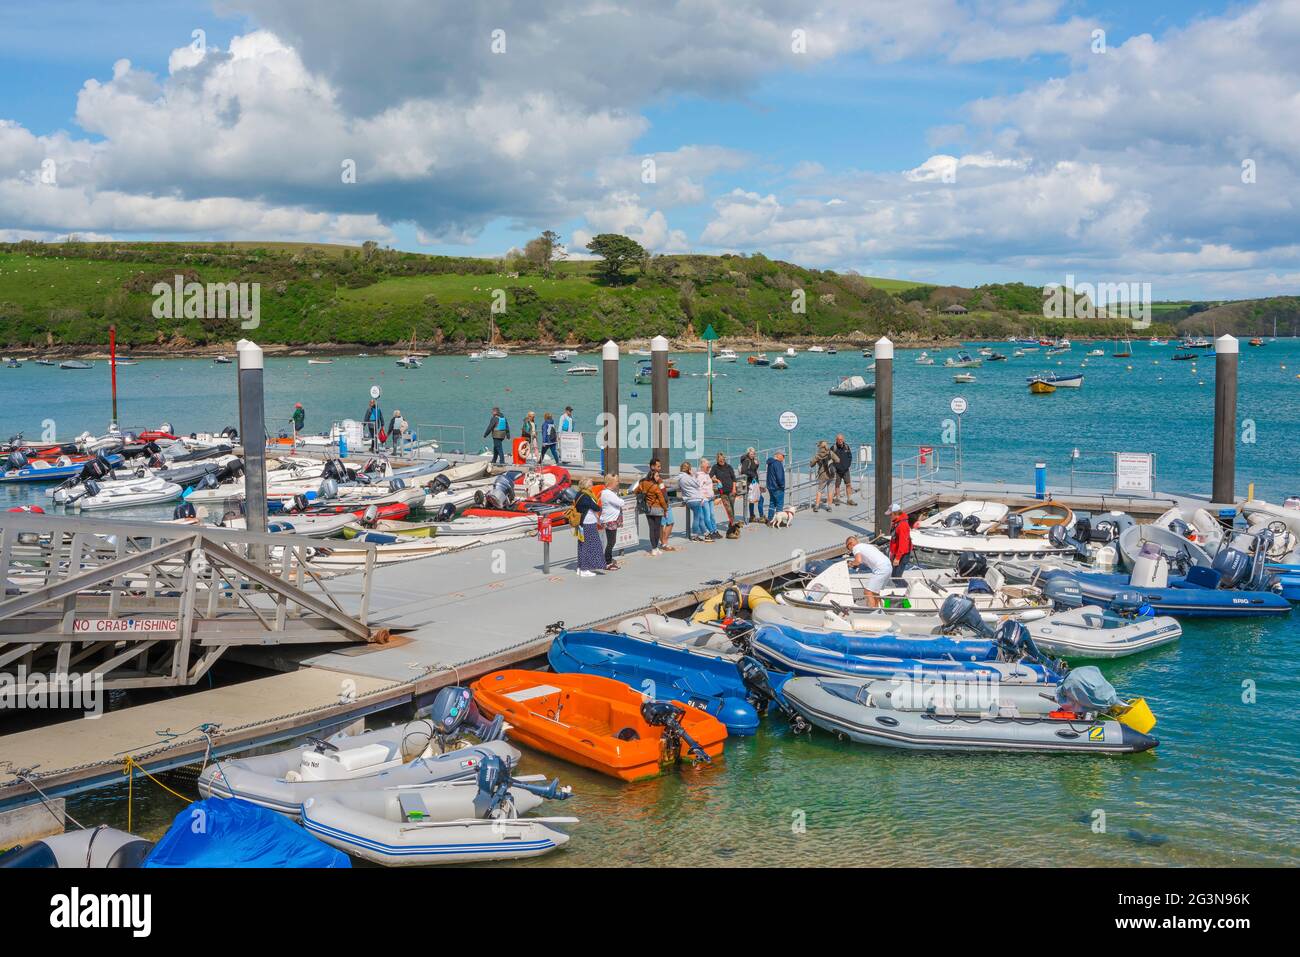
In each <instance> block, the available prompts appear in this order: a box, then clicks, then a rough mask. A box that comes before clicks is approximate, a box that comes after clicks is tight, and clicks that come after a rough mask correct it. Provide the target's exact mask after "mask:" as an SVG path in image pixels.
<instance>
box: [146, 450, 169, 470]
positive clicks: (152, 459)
mask: <svg viewBox="0 0 1300 957" xmlns="http://www.w3.org/2000/svg"><path fill="white" fill-rule="evenodd" d="M147 464H148V465H149V468H151V469H165V468H166V467H167V460H166V459H165V458H163V456H162V453H161V452H155V453H154V454H153V455H151V456H149V460H148V463H147Z"/></svg>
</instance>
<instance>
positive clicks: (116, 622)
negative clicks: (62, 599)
mask: <svg viewBox="0 0 1300 957" xmlns="http://www.w3.org/2000/svg"><path fill="white" fill-rule="evenodd" d="M176 628H177V625H176V619H175V618H77V619H75V620H74V621H73V622H72V631H73V633H75V634H90V635H120V634H124V633H126V634H132V633H134V634H139V633H141V632H148V633H150V634H157V633H159V632H170V633H173V634H174V633H175V632H176Z"/></svg>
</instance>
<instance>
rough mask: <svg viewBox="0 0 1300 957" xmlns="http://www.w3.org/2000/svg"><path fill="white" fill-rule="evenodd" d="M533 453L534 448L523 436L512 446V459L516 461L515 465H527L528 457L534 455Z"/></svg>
mask: <svg viewBox="0 0 1300 957" xmlns="http://www.w3.org/2000/svg"><path fill="white" fill-rule="evenodd" d="M532 451H533V449H532V446H531V445H529V444H528V440H527V439H526V438H524V437H523V436H522V435H521V436H519V437H518V438H517V439H515V440H514V442H513V443H512V444H511V446H510V454H511V458H512V459H513V460H514V464H515V465H527V464H528V456H529V455H531V454H532Z"/></svg>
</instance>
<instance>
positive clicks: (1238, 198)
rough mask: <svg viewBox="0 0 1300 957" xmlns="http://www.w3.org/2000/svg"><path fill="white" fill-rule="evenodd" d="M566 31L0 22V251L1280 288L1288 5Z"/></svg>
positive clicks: (29, 17) (534, 24) (755, 20)
mask: <svg viewBox="0 0 1300 957" xmlns="http://www.w3.org/2000/svg"><path fill="white" fill-rule="evenodd" d="M592 9H593V8H592V7H591V5H589V4H585V3H581V2H576V0H575V2H573V3H568V2H562V0H557V2H555V3H553V4H548V5H547V8H546V10H545V11H541V10H539V9H537V5H535V4H528V3H523V2H519V3H514V2H502V3H497V4H493V3H482V4H475V5H464V4H447V3H433V2H427V0H387V2H385V3H381V4H377V5H373V6H371V7H365V6H364V5H355V4H352V3H350V2H349V3H334V2H322V3H315V4H313V3H307V2H306V0H223V2H222V3H221V4H219V5H215V6H214V5H213V4H210V3H199V2H192V0H181V2H176V3H168V4H162V3H156V4H155V3H143V2H137V0H127V2H122V3H116V4H113V5H102V4H91V3H81V2H57V0H56V2H53V3H47V4H43V5H20V4H13V3H8V2H6V3H5V4H3V9H0V14H3V16H4V18H5V22H6V24H7V26H8V29H7V30H6V31H4V33H3V34H0V89H2V90H3V91H4V96H3V97H0V124H3V125H0V236H5V237H7V238H15V237H32V238H43V239H57V238H59V237H61V236H66V235H67V234H69V233H77V234H79V235H91V236H100V237H110V236H111V237H113V238H120V239H134V238H178V239H180V238H266V239H272V238H282V239H294V240H299V239H302V240H308V241H331V240H334V241H342V242H360V241H361V240H362V239H365V238H374V239H377V240H379V241H380V242H383V243H388V244H391V245H395V246H398V247H401V248H408V249H416V250H420V251H426V252H440V253H449V254H456V255H499V254H500V253H502V252H504V251H505V250H506V249H508V248H509V247H511V246H521V245H522V244H523V243H524V242H525V241H526V240H527V239H528V238H529V237H530V236H532V235H535V234H536V232H538V231H539V230H540V229H543V228H555V229H557V230H558V231H560V232H561V233H562V234H563V235H564V236H565V237H566V238H568V240H569V244H570V246H571V247H572V248H574V249H577V248H579V247H580V246H581V244H582V243H584V242H585V241H586V239H587V238H589V237H590V236H591V235H592V234H594V233H596V232H603V231H620V232H627V233H629V234H630V235H633V236H636V237H637V238H638V239H640V240H641V241H642V242H643V243H644V244H645V245H647V246H648V247H649V248H651V249H652V250H653V251H657V252H683V251H699V252H720V251H735V252H755V251H762V252H764V253H766V254H768V255H770V256H773V257H776V258H784V259H790V260H792V261H796V262H800V263H803V264H806V265H813V266H820V267H825V268H834V269H840V270H847V269H856V270H857V271H859V272H863V273H866V274H872V275H896V276H903V277H913V278H923V279H927V280H929V281H936V282H953V283H960V284H975V283H978V282H984V281H1005V280H1010V279H1025V280H1027V281H1041V282H1047V281H1062V280H1063V279H1064V278H1065V274H1066V273H1067V272H1072V273H1073V274H1074V275H1076V276H1078V277H1079V278H1080V279H1087V280H1091V281H1151V282H1152V283H1153V286H1154V288H1155V289H1156V296H1157V298H1175V297H1181V296H1188V295H1194V296H1210V297H1237V296H1246V295H1266V294H1276V293H1279V292H1289V293H1294V292H1295V286H1296V280H1297V278H1298V275H1300V270H1298V267H1297V266H1296V263H1295V255H1296V253H1295V250H1296V248H1297V247H1298V246H1300V240H1297V237H1296V236H1295V235H1294V230H1295V227H1294V223H1295V222H1296V218H1295V213H1296V210H1295V209H1294V204H1295V202H1296V190H1295V186H1296V184H1297V182H1300V176H1298V171H1297V158H1296V151H1295V150H1294V146H1295V145H1296V144H1295V142H1294V136H1295V134H1294V132H1290V133H1288V132H1286V131H1283V130H1279V129H1275V128H1274V125H1276V126H1289V127H1291V128H1292V130H1294V128H1295V127H1297V126H1298V125H1300V124H1297V123H1296V122H1295V121H1296V119H1297V118H1296V117H1295V116H1288V113H1290V112H1294V110H1295V108H1296V107H1295V102H1296V101H1297V96H1300V83H1298V82H1297V72H1296V65H1295V62H1294V61H1295V57H1294V56H1293V53H1289V52H1288V51H1293V50H1294V45H1293V43H1294V38H1295V37H1296V35H1297V32H1300V30H1298V28H1297V22H1298V21H1300V12H1298V11H1297V4H1296V3H1295V2H1294V0H1263V2H1260V3H1255V4H1233V5H1227V4H1212V3H1170V2H1149V3H1143V4H1137V5H1134V4H1118V3H1086V2H1056V0H1029V2H1026V3H1023V4H1018V5H1017V4H997V3H992V2H986V0H967V2H963V0H912V2H908V3H892V2H885V3H874V4H873V3H869V2H868V3H860V2H859V3H849V2H847V0H845V2H823V3H816V2H814V3H812V4H811V5H809V4H806V3H795V2H793V0H791V2H789V3H786V2H784V0H773V2H771V3H767V4H764V6H763V9H762V11H760V12H754V11H749V10H745V9H741V8H736V7H734V6H733V5H728V4H724V3H718V4H716V6H715V5H713V4H711V3H706V2H700V3H681V4H670V5H665V8H664V10H662V11H652V12H646V11H645V10H644V8H643V7H642V6H641V5H627V6H621V5H617V4H616V5H614V6H613V8H612V9H610V8H606V9H604V10H603V11H598V12H596V13H594V14H593V13H592V12H591V11H592ZM195 29H202V30H204V31H205V40H206V47H205V49H204V51H202V52H201V53H198V52H194V51H193V50H192V49H191V33H192V31H194V30H195ZM494 29H501V30H503V31H504V35H505V36H506V38H507V40H508V42H509V47H508V48H507V49H506V50H505V51H504V53H503V55H497V56H493V55H492V54H490V53H489V52H488V50H487V46H488V37H489V35H491V33H492V31H493V30H494ZM795 29H802V30H804V31H805V33H806V35H807V52H806V53H805V54H803V55H799V56H796V55H794V54H793V53H792V51H790V50H789V49H788V46H789V42H790V41H789V38H790V36H791V31H792V30H795ZM1095 29H1103V30H1104V31H1105V42H1106V50H1105V52H1104V53H1102V54H1100V55H1099V54H1098V53H1096V52H1094V51H1093V50H1091V49H1090V44H1091V43H1092V42H1093V41H1092V36H1093V34H1092V31H1093V30H1095ZM1288 37H1290V38H1292V39H1291V40H1288ZM1288 44H1291V45H1290V46H1288ZM122 61H129V65H128V64H126V63H123V62H122ZM1234 86H1239V87H1240V89H1239V90H1238V92H1237V94H1236V102H1238V103H1239V102H1240V98H1241V92H1240V90H1245V91H1247V92H1248V93H1249V96H1248V99H1250V100H1251V101H1252V102H1251V104H1250V105H1249V106H1247V107H1246V108H1245V109H1234V108H1233V105H1232V104H1233V102H1234V97H1233V95H1232V94H1231V92H1230V91H1231V90H1232V89H1233V87H1234ZM1225 91H1228V92H1225ZM1256 99H1257V100H1259V101H1260V102H1258V103H1255V102H1253V101H1254V100H1256ZM1057 117H1059V121H1058V119H1057ZM1269 117H1271V122H1270V120H1269ZM1058 122H1059V129H1058V128H1057V126H1058ZM646 157H652V158H654V159H655V161H656V163H657V164H658V169H659V171H660V174H661V175H660V176H659V177H658V179H657V181H656V182H653V183H645V182H642V181H641V179H640V177H639V173H640V169H641V166H640V164H641V163H642V162H643V160H644V159H645V158H646ZM348 159H353V160H355V161H356V163H357V164H358V170H359V175H358V182H357V183H356V184H354V185H352V186H351V188H342V186H341V185H340V184H339V183H338V182H337V178H338V177H337V173H336V172H334V171H336V170H337V169H338V167H339V164H340V163H341V162H343V161H346V160H348ZM1246 162H1250V163H1255V164H1257V165H1258V168H1259V169H1260V170H1261V171H1264V170H1266V171H1267V174H1268V175H1259V176H1258V177H1257V178H1256V179H1255V180H1254V181H1253V182H1250V183H1245V182H1243V181H1242V176H1241V174H1240V170H1239V167H1242V164H1243V163H1246ZM42 163H52V164H53V166H54V167H55V168H56V169H57V170H58V177H57V178H58V182H57V183H55V184H50V183H43V184H41V183H38V182H37V180H38V179H39V176H38V173H39V169H40V168H41V164H42ZM948 170H951V174H950V175H949V174H947V173H945V171H948ZM40 185H44V186H46V187H50V186H53V187H54V188H53V189H50V188H46V189H44V190H42V189H40V188H38V187H39V186H40ZM1189 197H1195V198H1196V199H1198V200H1204V202H1203V203H1202V205H1203V206H1204V207H1205V208H1204V209H1195V208H1189V204H1188V198H1189Z"/></svg>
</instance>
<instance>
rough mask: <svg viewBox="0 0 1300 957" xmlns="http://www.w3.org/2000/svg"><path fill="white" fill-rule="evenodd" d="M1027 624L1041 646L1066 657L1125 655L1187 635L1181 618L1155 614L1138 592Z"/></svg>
mask: <svg viewBox="0 0 1300 957" xmlns="http://www.w3.org/2000/svg"><path fill="white" fill-rule="evenodd" d="M1144 609H1145V611H1144ZM1026 627H1027V628H1028V629H1029V634H1030V635H1032V636H1033V638H1034V643H1035V644H1036V645H1038V647H1039V648H1041V649H1042V650H1043V651H1045V652H1047V653H1048V654H1051V655H1060V656H1062V657H1065V658H1122V657H1124V656H1126V655H1135V654H1137V653H1138V652H1140V651H1149V650H1151V649H1152V648H1159V647H1161V646H1162V645H1168V644H1171V643H1173V642H1175V641H1177V640H1178V639H1179V638H1181V637H1182V634H1183V627H1182V625H1180V624H1178V620H1177V619H1175V618H1171V617H1169V616H1168V615H1156V614H1152V613H1151V612H1150V609H1149V606H1147V604H1146V599H1145V597H1144V596H1142V595H1141V594H1140V593H1138V592H1134V593H1133V594H1132V595H1131V596H1124V593H1122V592H1120V593H1118V594H1117V595H1116V597H1115V598H1113V599H1112V600H1111V603H1110V605H1109V606H1108V607H1105V608H1102V607H1101V606H1099V605H1083V606H1082V607H1080V608H1074V609H1070V610H1068V611H1062V612H1057V613H1056V614H1054V615H1049V616H1048V617H1047V618H1043V619H1040V620H1039V621H1033V622H1027V623H1026Z"/></svg>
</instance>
